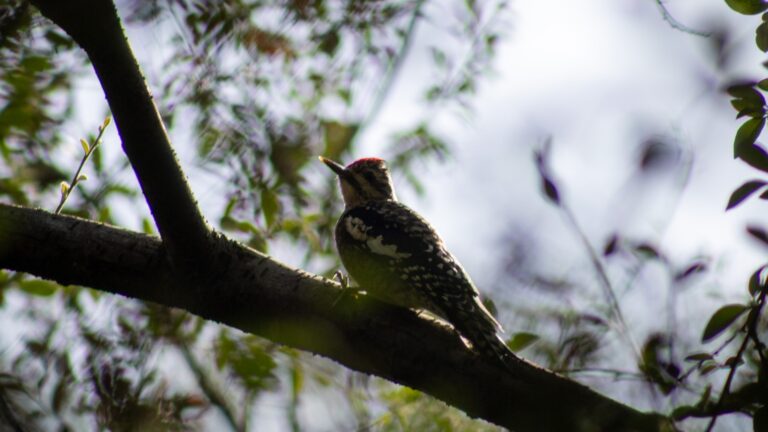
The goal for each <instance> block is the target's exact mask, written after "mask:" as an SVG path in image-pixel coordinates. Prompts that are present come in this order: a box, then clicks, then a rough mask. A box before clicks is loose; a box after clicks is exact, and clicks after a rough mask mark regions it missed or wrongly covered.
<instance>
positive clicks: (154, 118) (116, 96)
mask: <svg viewBox="0 0 768 432" xmlns="http://www.w3.org/2000/svg"><path fill="white" fill-rule="evenodd" d="M32 4H34V5H35V6H37V7H38V8H39V9H40V11H41V12H42V13H43V15H45V16H46V17H47V18H49V19H51V20H52V21H53V22H54V23H56V24H57V25H58V26H59V27H61V28H62V29H63V30H64V31H66V32H67V34H69V35H70V36H71V37H72V38H73V39H74V40H75V42H77V44H78V45H79V46H80V47H81V48H82V49H83V50H85V52H86V54H88V58H89V59H90V60H91V63H92V64H93V68H94V70H95V72H96V76H97V77H98V78H99V82H100V83H101V87H102V88H103V89H104V94H105V96H106V98H107V102H108V103H109V107H110V109H111V110H112V116H113V117H114V120H115V124H116V125H117V129H118V132H119V134H120V138H121V140H122V144H123V150H124V151H125V154H126V155H127V156H128V160H129V161H130V162H131V166H132V168H133V170H134V172H135V173H136V177H137V178H138V180H139V184H140V185H141V190H142V192H143V194H144V197H145V198H146V200H147V204H148V205H149V208H150V211H151V212H152V216H153V218H154V220H155V223H156V224H157V229H158V231H159V232H160V236H161V237H162V238H163V242H164V244H165V246H166V248H167V249H168V252H169V258H171V260H172V262H174V263H176V264H178V265H179V266H180V267H186V268H195V267H196V264H197V263H198V262H199V260H200V259H201V257H204V256H205V252H206V250H207V247H208V242H209V240H210V239H209V237H210V230H209V228H208V226H207V224H206V223H205V219H204V218H203V216H202V214H201V213H200V210H199V209H198V207H197V203H196V202H195V199H194V197H193V195H192V191H191V190H190V189H189V185H188V184H187V181H186V178H185V176H184V172H183V171H182V170H181V167H180V166H179V163H178V161H177V160H176V156H175V154H174V152H173V149H172V147H171V143H170V140H169V139H168V134H167V133H166V131H165V126H164V125H163V122H162V119H161V118H160V114H159V113H158V111H157V107H156V106H155V104H154V101H153V99H152V95H151V94H150V92H149V89H148V88H147V85H146V82H145V81H144V77H143V76H142V74H141V70H140V68H139V65H138V63H137V62H136V58H135V57H134V56H133V52H132V51H131V47H130V46H129V44H128V40H127V39H126V37H125V34H124V33H123V29H122V26H121V25H120V19H119V17H118V15H117V11H116V10H115V5H114V4H113V3H112V1H107V0H67V1H61V0H33V1H32ZM180 215H181V216H180Z"/></svg>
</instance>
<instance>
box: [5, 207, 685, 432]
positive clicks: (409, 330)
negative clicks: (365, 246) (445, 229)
mask: <svg viewBox="0 0 768 432" xmlns="http://www.w3.org/2000/svg"><path fill="white" fill-rule="evenodd" d="M215 239H216V241H215V245H216V246H215V248H214V249H213V251H212V254H211V256H212V259H211V261H210V266H209V267H208V268H207V269H206V272H207V273H208V274H210V275H212V277H211V278H208V279H207V280H197V281H196V282H194V283H193V285H190V281H189V280H187V279H186V278H185V280H177V279H175V278H174V276H173V274H174V273H173V272H172V271H171V269H170V268H169V265H168V264H167V260H166V259H165V257H164V253H165V252H164V249H163V247H162V243H161V242H160V241H159V239H157V238H155V237H150V236H146V235H143V234H138V233H133V232H129V231H125V230H121V229H118V228H114V227H109V226H106V225H102V224H98V223H95V222H90V221H86V220H82V219H77V218H72V217H66V216H57V215H53V214H50V213H46V212H44V211H41V210H32V209H25V208H19V207H11V206H6V205H0V267H2V268H6V269H11V270H16V271H23V272H27V273H30V274H33V275H37V276H40V277H45V278H48V279H53V280H56V281H58V282H59V283H62V284H77V285H85V286H89V287H92V288H95V289H99V290H103V291H106V292H111V293H117V294H122V295H125V296H128V297H133V298H138V299H142V300H147V301H153V302H157V303H160V304H163V305H166V306H171V307H178V308H183V309H186V310H188V311H190V312H192V313H195V314H197V315H199V316H201V317H203V318H206V319H209V320H214V321H219V322H221V323H224V324H227V325H230V326H232V327H236V328H239V329H241V330H243V331H246V332H249V333H253V334H257V335H260V336H263V337H266V338H268V339H271V340H273V341H275V342H278V343H282V344H285V345H289V346H292V347H295V348H298V349H301V350H306V351H309V352H312V353H316V354H320V355H323V356H325V357H328V358H331V359H333V360H336V361H337V362H339V363H341V364H343V365H345V366H347V367H349V368H351V369H354V370H357V371H361V372H364V373H367V374H372V375H377V376H380V377H383V378H386V379H388V380H391V381H393V382H397V383H400V384H403V385H406V386H409V387H412V388H415V389H419V390H421V391H424V392H426V393H428V394H430V395H432V396H434V397H436V398H439V399H442V400H443V401H445V402H447V403H449V404H451V405H454V406H456V407H458V408H460V409H462V410H464V411H465V412H467V413H468V414H469V415H471V416H474V417H481V418H484V419H486V420H488V421H490V422H493V423H496V424H499V425H502V426H505V427H508V428H509V429H512V430H520V431H660V430H674V429H672V428H671V426H669V425H666V423H664V422H663V420H661V418H660V417H658V416H656V415H652V414H643V413H640V412H638V411H636V410H634V409H632V408H629V407H627V406H624V405H622V404H620V403H618V402H615V401H613V400H611V399H609V398H606V397H604V396H601V395H600V394H598V393H595V392H594V391H592V390H590V389H588V388H587V387H584V386H582V385H581V384H578V383H576V382H574V381H571V380H569V379H566V378H563V377H561V376H559V375H557V374H554V373H552V372H550V371H547V370H544V369H541V368H538V367H536V366H533V365H530V366H521V368H520V370H519V371H518V373H517V374H515V375H514V376H512V375H510V374H509V373H507V372H506V371H504V370H500V369H498V367H497V366H495V363H487V362H485V361H483V360H481V359H479V358H478V357H477V356H476V355H475V354H474V353H473V352H472V351H471V350H469V349H467V348H466V347H465V346H464V344H463V343H462V342H461V341H460V339H459V338H458V336H456V334H455V333H454V332H453V331H451V329H449V328H446V327H445V326H444V325H441V324H439V323H436V322H433V321H429V320H427V319H424V318H419V317H418V316H417V315H416V314H415V313H413V312H412V311H409V310H405V309H400V308H394V307H390V306H387V305H384V304H381V303H378V302H376V301H373V300H370V299H366V298H364V297H363V298H357V299H356V298H353V296H347V297H345V299H344V300H343V301H341V302H339V303H338V304H336V305H335V306H334V301H335V300H336V299H337V298H338V294H339V291H338V290H339V288H338V286H337V285H335V284H332V283H330V282H329V281H326V280H323V279H322V278H319V277H317V276H313V275H310V274H308V273H305V272H302V271H300V270H295V269H291V268H288V267H286V266H284V265H282V264H280V263H278V262H276V261H274V260H272V259H271V258H269V257H267V256H264V255H261V254H259V253H257V252H255V251H253V250H250V249H248V248H246V247H244V246H241V245H239V244H237V243H235V242H232V241H230V240H228V239H226V238H224V237H220V236H217V237H215ZM665 428H667V429H665Z"/></svg>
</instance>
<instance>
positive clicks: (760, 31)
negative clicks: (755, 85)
mask: <svg viewBox="0 0 768 432" xmlns="http://www.w3.org/2000/svg"><path fill="white" fill-rule="evenodd" d="M755 44H756V45H757V47H758V48H759V49H760V51H762V52H766V51H768V22H763V23H762V24H760V25H759V26H757V29H756V30H755ZM760 88H762V87H760ZM763 90H766V89H764V88H763Z"/></svg>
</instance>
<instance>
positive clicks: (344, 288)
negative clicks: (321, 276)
mask: <svg viewBox="0 0 768 432" xmlns="http://www.w3.org/2000/svg"><path fill="white" fill-rule="evenodd" d="M333 280H335V281H337V282H338V283H339V285H341V292H340V293H339V295H338V297H336V300H334V301H333V303H332V304H331V307H335V306H336V305H337V304H338V303H339V302H340V301H341V299H342V298H344V296H345V295H347V293H349V292H350V291H351V292H352V293H358V292H360V290H359V289H357V288H352V287H350V286H349V276H348V275H346V274H344V273H343V272H342V271H341V270H336V273H334V274H333Z"/></svg>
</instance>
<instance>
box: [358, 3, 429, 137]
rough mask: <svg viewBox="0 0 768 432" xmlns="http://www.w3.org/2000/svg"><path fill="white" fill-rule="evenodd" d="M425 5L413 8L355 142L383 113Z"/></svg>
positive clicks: (417, 4) (417, 5) (409, 48)
mask: <svg viewBox="0 0 768 432" xmlns="http://www.w3.org/2000/svg"><path fill="white" fill-rule="evenodd" d="M423 5H424V0H418V1H417V2H416V5H415V6H414V8H413V13H412V14H411V19H410V21H409V22H408V28H407V29H406V31H405V35H404V36H403V42H402V43H401V44H400V49H399V50H398V53H397V56H396V57H395V61H394V62H392V63H391V65H390V67H389V68H388V69H389V70H388V71H387V75H386V77H385V78H384V83H383V84H382V85H381V88H379V91H378V92H377V94H376V99H375V100H374V102H373V105H372V106H371V109H370V111H368V115H366V117H365V119H364V120H363V121H362V122H361V123H360V126H359V127H358V128H357V130H356V131H355V135H354V137H352V139H353V140H354V139H355V138H357V137H360V136H362V132H363V131H364V130H365V128H366V127H368V126H369V125H370V124H371V123H373V121H374V120H375V119H376V117H377V116H378V114H379V112H380V111H381V108H382V106H384V102H385V101H386V100H387V96H389V94H390V90H391V89H392V86H393V85H394V83H395V81H396V79H397V77H398V75H399V74H400V71H401V70H402V66H403V64H404V63H405V59H406V58H407V57H408V53H409V52H410V51H411V46H412V45H413V37H414V35H415V34H416V28H417V26H416V24H418V22H419V18H420V17H421V7H422V6H423Z"/></svg>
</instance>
